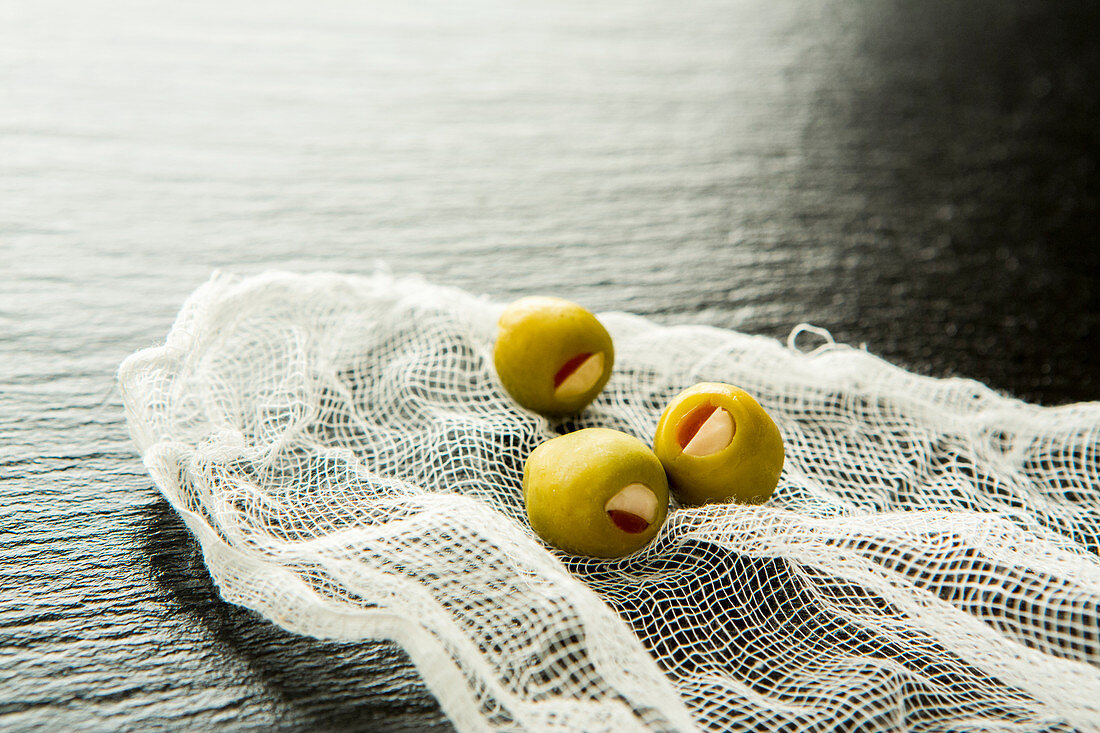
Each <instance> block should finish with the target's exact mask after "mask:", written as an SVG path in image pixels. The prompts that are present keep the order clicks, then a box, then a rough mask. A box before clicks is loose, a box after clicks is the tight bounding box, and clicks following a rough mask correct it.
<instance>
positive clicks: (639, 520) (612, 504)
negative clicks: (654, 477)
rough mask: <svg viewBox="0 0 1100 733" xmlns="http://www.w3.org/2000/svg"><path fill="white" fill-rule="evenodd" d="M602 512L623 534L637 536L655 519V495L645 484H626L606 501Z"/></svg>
mask: <svg viewBox="0 0 1100 733" xmlns="http://www.w3.org/2000/svg"><path fill="white" fill-rule="evenodd" d="M604 510H605V511H606V512H607V516H608V517H609V518H610V519H611V521H612V522H613V523H614V524H615V526H616V527H618V528H619V529H621V530H622V531H623V532H626V533H627V534H638V533H640V532H644V531H646V529H648V528H649V525H651V524H653V520H654V519H656V517H657V495H656V494H654V493H653V490H652V489H650V488H649V487H648V486H646V485H645V484H639V483H633V484H627V485H626V486H624V487H623V488H622V489H620V490H619V493H617V494H615V495H614V496H612V497H611V498H610V499H608V500H607V503H606V504H605V505H604Z"/></svg>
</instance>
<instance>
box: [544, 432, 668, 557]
mask: <svg viewBox="0 0 1100 733" xmlns="http://www.w3.org/2000/svg"><path fill="white" fill-rule="evenodd" d="M523 499H524V502H525V503H526V504H527V516H528V518H529V519H530V520H531V527H532V529H534V530H535V532H536V533H537V534H538V535H539V537H542V539H544V540H546V542H548V543H549V544H551V545H554V546H555V547H557V548H559V549H562V550H565V551H566V552H570V553H573V554H575V555H589V556H591V557H622V556H623V555H629V554H630V553H632V552H634V551H636V550H639V549H641V548H642V547H644V546H645V545H646V544H647V543H648V542H649V541H650V540H652V539H653V538H654V537H655V536H656V535H657V532H658V531H659V530H660V529H661V525H662V524H664V521H665V517H666V516H667V515H668V479H667V478H666V477H665V470H664V468H662V467H661V462H660V461H659V460H657V456H655V455H653V451H651V450H650V449H649V447H648V446H646V444H645V443H643V442H642V441H640V440H638V439H637V438H635V437H633V436H631V435H627V434H626V433H622V432H619V431H618V430H609V429H607V428H586V429H584V430H578V431H576V432H574V433H567V434H565V435H562V436H559V437H557V438H553V439H551V440H548V441H546V442H545V443H542V444H541V445H539V446H538V447H537V448H535V450H533V451H531V455H530V456H528V457H527V463H526V464H525V465H524V467H523Z"/></svg>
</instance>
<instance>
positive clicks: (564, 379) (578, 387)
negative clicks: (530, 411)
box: [554, 351, 603, 399]
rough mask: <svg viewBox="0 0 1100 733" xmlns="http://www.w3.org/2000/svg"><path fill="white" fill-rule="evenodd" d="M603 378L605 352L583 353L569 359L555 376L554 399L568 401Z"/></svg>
mask: <svg viewBox="0 0 1100 733" xmlns="http://www.w3.org/2000/svg"><path fill="white" fill-rule="evenodd" d="M601 376H603V352H602V351H597V352H596V353H594V354H591V353H581V354H577V355H576V356H574V357H572V358H571V359H569V360H568V361H567V362H565V364H563V365H562V366H561V368H560V369H558V371H557V372H556V373H555V374H554V397H556V398H558V399H568V398H570V397H576V396H578V395H582V394H584V393H585V392H587V391H588V390H590V389H591V388H592V385H594V384H596V382H598V381H599V380H600V377H601Z"/></svg>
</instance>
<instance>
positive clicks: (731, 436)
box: [653, 382, 783, 505]
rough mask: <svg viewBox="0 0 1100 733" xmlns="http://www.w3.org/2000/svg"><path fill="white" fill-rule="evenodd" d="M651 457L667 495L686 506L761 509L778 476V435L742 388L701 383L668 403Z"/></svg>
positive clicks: (780, 463)
mask: <svg viewBox="0 0 1100 733" xmlns="http://www.w3.org/2000/svg"><path fill="white" fill-rule="evenodd" d="M653 452H654V453H656V454H657V457H658V458H660V459H661V463H662V464H664V467H665V471H667V472H668V478H669V483H670V485H671V487H672V491H673V493H674V494H676V496H677V497H678V498H679V499H680V501H681V503H683V504H687V505H698V504H711V503H722V502H739V503H743V504H762V503H764V502H765V501H767V500H768V497H770V496H771V495H772V492H774V491H775V487H776V485H777V484H778V483H779V474H780V473H782V471H783V436H781V435H780V434H779V428H777V427H776V426H775V422H773V421H772V419H771V417H769V416H768V413H766V412H765V411H764V408H763V407H761V406H760V404H759V403H758V402H757V401H756V400H755V399H753V398H752V396H751V395H749V393H748V392H745V391H744V390H742V389H738V388H737V387H734V386H733V385H730V384H722V383H720V382H702V383H700V384H696V385H695V386H693V387H689V388H688V389H686V390H684V391H683V392H681V393H680V394H678V395H677V396H676V397H674V398H673V400H672V401H671V402H669V404H668V407H666V408H665V411H664V413H662V415H661V419H660V421H659V422H658V423H657V434H656V436H655V437H654V439H653Z"/></svg>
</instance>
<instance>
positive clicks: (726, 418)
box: [676, 403, 737, 456]
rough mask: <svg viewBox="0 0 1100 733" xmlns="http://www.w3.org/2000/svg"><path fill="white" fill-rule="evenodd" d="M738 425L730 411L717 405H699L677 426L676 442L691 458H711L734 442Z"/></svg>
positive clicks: (681, 419)
mask: <svg viewBox="0 0 1100 733" xmlns="http://www.w3.org/2000/svg"><path fill="white" fill-rule="evenodd" d="M736 431H737V425H736V423H735V422H734V420H733V416H732V415H730V413H729V411H728V410H725V409H724V408H721V407H718V406H717V405H712V404H709V403H708V404H704V405H699V407H696V408H695V409H694V410H692V411H691V412H689V413H688V414H687V415H684V417H682V418H680V422H678V423H677V424H676V442H677V443H679V445H680V450H682V451H683V452H684V453H685V454H687V455H689V456H709V455H710V454H712V453H717V452H718V451H720V450H722V449H723V448H725V447H726V446H727V445H729V444H730V441H731V440H733V435H734V433H735V432H736Z"/></svg>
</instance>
